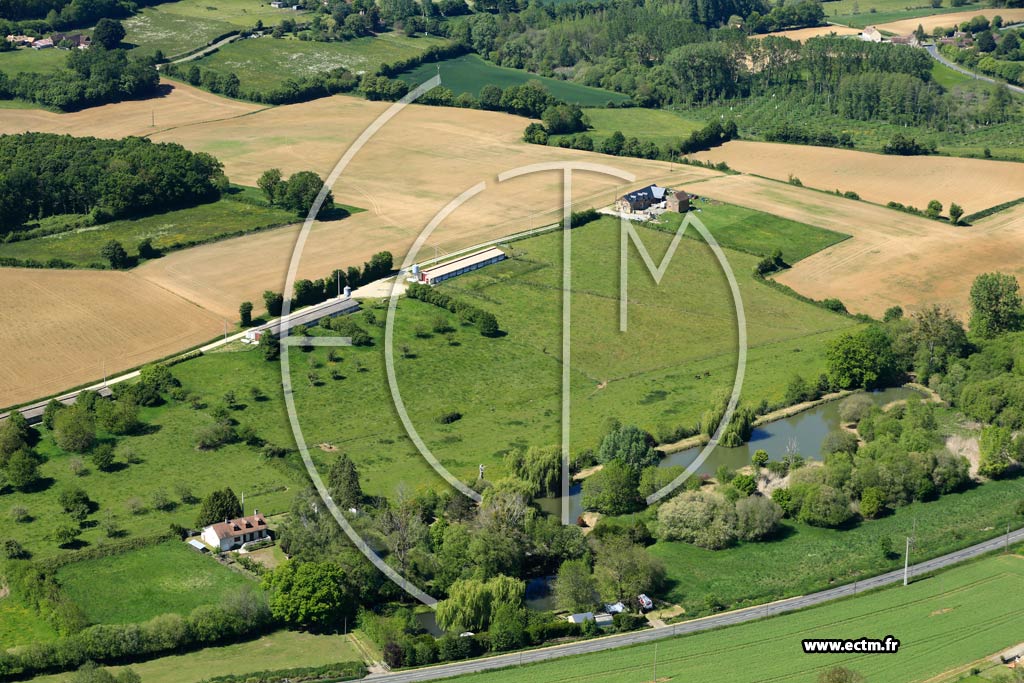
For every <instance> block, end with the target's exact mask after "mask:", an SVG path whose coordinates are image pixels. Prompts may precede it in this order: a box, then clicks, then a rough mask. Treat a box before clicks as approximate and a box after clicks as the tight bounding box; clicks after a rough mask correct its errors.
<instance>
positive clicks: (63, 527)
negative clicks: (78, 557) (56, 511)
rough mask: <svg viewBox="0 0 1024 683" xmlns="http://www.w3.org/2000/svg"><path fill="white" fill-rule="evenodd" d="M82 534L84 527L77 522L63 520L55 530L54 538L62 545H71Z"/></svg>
mask: <svg viewBox="0 0 1024 683" xmlns="http://www.w3.org/2000/svg"><path fill="white" fill-rule="evenodd" d="M81 534H82V528H81V527H80V526H79V525H78V524H76V523H75V522H61V523H60V524H58V525H57V527H56V528H55V529H54V530H53V540H54V541H56V542H57V545H59V546H61V547H64V546H69V545H71V544H72V543H74V542H75V540H76V539H77V538H78V537H79V536H81Z"/></svg>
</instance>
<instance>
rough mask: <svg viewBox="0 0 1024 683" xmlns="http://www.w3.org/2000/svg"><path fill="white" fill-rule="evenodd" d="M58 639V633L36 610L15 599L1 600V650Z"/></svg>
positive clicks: (6, 598)
mask: <svg viewBox="0 0 1024 683" xmlns="http://www.w3.org/2000/svg"><path fill="white" fill-rule="evenodd" d="M56 637H57V632H56V631H54V630H53V627H51V626H50V625H49V624H48V623H46V621H44V620H43V619H42V617H40V616H39V615H38V614H36V612H35V610H33V609H32V608H30V607H26V606H25V605H23V604H21V603H20V602H19V601H18V600H17V598H15V597H11V596H8V597H5V598H0V650H3V649H7V648H10V647H17V646H19V645H30V644H31V643H39V642H43V641H46V640H51V639H53V638H56Z"/></svg>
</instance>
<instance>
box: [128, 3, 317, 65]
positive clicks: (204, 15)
mask: <svg viewBox="0 0 1024 683" xmlns="http://www.w3.org/2000/svg"><path fill="white" fill-rule="evenodd" d="M305 16H307V13H306V12H302V11H300V12H296V11H293V10H290V9H275V8H273V7H271V6H270V3H269V2H259V1H258V0H177V1H176V2H168V3H163V4H161V5H157V6H155V7H146V8H143V9H142V10H141V11H140V12H139V13H138V14H136V15H135V16H133V17H130V18H129V19H126V20H125V21H124V27H125V30H126V31H127V36H126V37H125V42H126V43H128V44H131V45H134V46H136V50H137V51H138V52H139V53H144V54H152V53H153V52H155V51H156V50H160V51H162V52H163V53H164V55H166V56H168V57H170V56H173V55H178V54H182V53H185V52H190V51H192V50H194V49H196V48H198V47H202V46H203V45H206V44H207V43H209V42H210V41H211V40H213V39H214V38H216V37H217V36H222V35H224V34H225V33H229V32H231V31H239V30H242V29H249V28H252V27H254V26H256V23H257V22H260V21H262V22H263V25H264V26H267V27H271V26H276V25H277V24H279V23H281V21H282V20H283V19H296V20H301V19H302V18H303V17H305Z"/></svg>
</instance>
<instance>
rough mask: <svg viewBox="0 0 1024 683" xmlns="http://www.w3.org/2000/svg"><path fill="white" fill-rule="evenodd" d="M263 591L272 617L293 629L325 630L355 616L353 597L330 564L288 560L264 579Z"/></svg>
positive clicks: (334, 566)
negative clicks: (267, 594) (268, 602)
mask: <svg viewBox="0 0 1024 683" xmlns="http://www.w3.org/2000/svg"><path fill="white" fill-rule="evenodd" d="M263 588H264V589H265V590H267V591H268V592H269V593H270V611H271V613H272V614H273V615H274V617H275V618H276V619H278V620H279V621H281V622H283V623H284V624H286V625H288V626H290V627H292V628H308V629H312V630H317V631H322V630H328V629H330V628H332V627H336V626H338V625H339V624H341V622H342V620H343V619H344V618H345V617H346V616H348V617H351V616H352V615H353V614H354V612H355V610H354V608H355V605H356V600H355V596H353V595H351V594H350V591H349V589H348V586H347V583H346V580H345V574H344V572H343V571H342V569H341V568H340V567H339V566H338V565H336V564H334V563H333V562H299V561H297V560H290V561H288V562H286V563H284V564H283V565H281V566H280V567H278V568H277V569H275V570H274V571H272V572H270V573H269V574H268V575H267V576H266V577H265V578H264V579H263Z"/></svg>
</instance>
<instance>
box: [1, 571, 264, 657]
mask: <svg viewBox="0 0 1024 683" xmlns="http://www.w3.org/2000/svg"><path fill="white" fill-rule="evenodd" d="M275 625H276V624H275V621H274V619H273V617H272V616H271V613H270V610H269V609H268V606H267V602H266V598H265V597H263V595H262V594H260V593H257V592H254V591H242V592H239V593H237V594H235V595H232V596H230V597H228V598H227V599H225V600H224V601H223V602H222V603H221V604H219V605H202V606H200V607H197V608H195V609H194V610H192V612H191V613H190V614H188V615H187V616H181V615H179V614H162V615H160V616H157V617H154V618H152V619H150V620H149V621H146V622H143V623H140V624H97V625H95V626H88V627H86V628H83V629H81V630H80V631H78V632H77V633H74V634H71V635H67V636H62V637H61V638H58V639H56V640H53V641H49V642H39V643H33V644H31V645H28V646H26V647H24V648H21V649H19V650H16V651H13V652H10V651H9V652H4V653H0V675H2V676H5V677H16V676H17V677H31V676H36V675H40V674H45V673H52V672H58V671H66V670H69V669H74V668H77V667H78V666H81V665H82V664H84V663H85V662H88V661H92V662H111V663H119V664H120V663H124V662H128V661H135V660H140V659H145V658H149V657H153V656H157V655H164V654H169V653H173V652H185V651H188V650H191V649H195V648H200V647H207V646H210V645H217V644H223V643H228V642H234V641H238V640H241V639H244V638H248V637H252V636H256V635H259V634H261V633H266V632H268V631H270V630H272V629H273V627H274V626H275Z"/></svg>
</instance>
